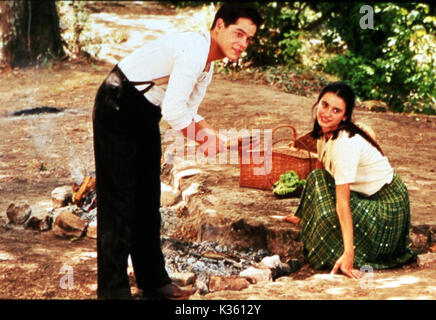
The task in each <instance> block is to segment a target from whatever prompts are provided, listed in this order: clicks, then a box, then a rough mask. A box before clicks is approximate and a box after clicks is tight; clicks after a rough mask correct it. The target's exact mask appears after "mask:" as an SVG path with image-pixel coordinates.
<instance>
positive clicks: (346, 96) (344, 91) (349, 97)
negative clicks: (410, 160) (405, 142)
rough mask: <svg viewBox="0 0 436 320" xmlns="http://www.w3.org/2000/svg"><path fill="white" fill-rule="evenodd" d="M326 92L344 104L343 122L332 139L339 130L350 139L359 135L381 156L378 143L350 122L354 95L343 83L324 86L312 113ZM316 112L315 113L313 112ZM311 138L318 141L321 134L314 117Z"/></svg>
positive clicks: (334, 133)
mask: <svg viewBox="0 0 436 320" xmlns="http://www.w3.org/2000/svg"><path fill="white" fill-rule="evenodd" d="M327 92H331V93H334V94H336V95H337V96H338V97H340V98H342V100H344V102H345V117H346V118H345V120H342V121H341V123H340V124H339V126H338V128H337V129H336V130H335V131H334V132H333V136H332V139H333V140H334V139H336V138H337V137H338V134H339V132H340V131H341V130H345V131H347V132H348V133H349V135H350V137H353V136H354V135H355V134H356V133H357V134H360V135H361V136H362V137H363V138H364V139H365V140H367V141H368V142H369V143H370V144H371V145H373V146H374V147H375V148H377V150H378V151H380V153H381V154H383V151H382V149H381V148H380V146H379V145H378V143H377V142H376V141H375V140H374V139H373V138H372V137H371V136H370V135H369V134H368V133H367V132H365V131H364V130H362V129H361V128H359V127H358V126H356V125H355V124H354V123H353V121H352V116H353V110H354V106H355V94H354V91H353V89H352V88H351V87H350V86H349V85H348V84H347V83H345V82H342V81H337V82H332V83H329V84H328V85H327V86H325V87H324V88H323V89H322V91H321V93H320V94H319V96H318V100H317V101H316V103H315V104H314V105H313V107H312V111H315V109H316V107H317V106H318V103H319V102H320V100H321V99H322V97H323V96H324V94H326V93H327ZM315 112H316V111H315ZM310 134H311V136H312V137H313V138H315V139H319V138H320V137H321V136H322V135H323V133H322V129H321V126H320V125H319V123H318V119H317V118H316V116H315V121H314V124H313V129H312V131H311V133H310Z"/></svg>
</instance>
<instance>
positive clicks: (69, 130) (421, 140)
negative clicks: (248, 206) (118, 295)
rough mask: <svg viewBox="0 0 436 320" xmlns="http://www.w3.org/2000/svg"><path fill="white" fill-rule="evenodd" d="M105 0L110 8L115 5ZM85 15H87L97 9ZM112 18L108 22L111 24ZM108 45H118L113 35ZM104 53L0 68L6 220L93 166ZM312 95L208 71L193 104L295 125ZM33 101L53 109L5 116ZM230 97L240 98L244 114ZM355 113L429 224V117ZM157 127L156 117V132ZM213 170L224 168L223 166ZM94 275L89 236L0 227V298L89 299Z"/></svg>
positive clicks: (252, 123)
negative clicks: (200, 98)
mask: <svg viewBox="0 0 436 320" xmlns="http://www.w3.org/2000/svg"><path fill="white" fill-rule="evenodd" d="M132 6H133V4H132ZM108 9H110V11H111V12H110V14H115V13H114V12H116V7H115V6H113V7H110V8H108ZM128 9H129V8H126V6H121V7H119V11H118V12H117V13H116V14H117V15H118V16H119V17H120V18H124V19H135V17H136V18H139V17H141V18H143V19H144V16H146V15H147V14H150V16H151V15H153V17H156V16H157V17H159V19H164V18H166V19H167V20H168V21H173V22H174V17H175V16H174V14H175V11H170V12H168V11H165V13H166V14H165V15H162V10H161V9H159V10H157V9H156V10H157V11H156V10H155V11H150V10H149V11H147V10H145V9H144V11H143V12H135V13H134V14H133V13H132V11H129V10H128ZM94 18H95V19H96V20H95V21H97V20H98V19H103V18H104V16H101V15H99V16H97V17H94ZM95 21H94V22H95ZM115 22H116V21H115ZM115 22H114V21H112V24H110V25H108V28H120V26H119V25H118V26H117V25H115ZM174 23H175V22H174ZM124 28H125V30H124V32H125V34H126V35H128V34H129V31H131V29H135V28H138V26H135V25H134V26H133V27H129V26H128V25H127V26H126V25H125V24H124ZM129 28H130V29H129ZM147 36H149V35H147ZM112 45H113V46H114V47H121V48H123V46H122V44H117V43H115V44H112ZM133 47H134V46H132V47H128V48H127V49H124V51H130V50H132V48H133ZM121 51H122V50H121V49H120V52H119V55H116V54H114V55H112V56H111V59H119V57H120V56H122V55H123V54H124V53H125V52H124V51H123V52H121ZM105 52H110V50H107V51H105ZM112 52H115V51H112ZM111 63H112V60H110V59H109V58H108V59H106V60H105V61H100V62H98V63H93V64H89V63H86V62H84V61H82V62H62V63H58V64H55V65H53V66H52V67H51V68H46V69H37V68H23V69H16V70H8V69H3V70H0V137H1V142H0V224H1V225H4V224H5V223H6V222H7V218H6V214H5V213H6V209H7V207H8V206H9V204H10V203H12V202H14V201H18V200H26V201H28V202H29V204H30V205H31V206H32V208H35V209H36V210H38V208H39V209H40V210H42V209H43V208H46V207H47V206H49V205H50V193H51V191H52V190H53V189H54V188H56V187H58V186H62V185H66V184H73V183H77V182H80V181H81V179H82V178H83V176H85V175H93V171H94V163H93V148H92V124H91V112H92V107H93V101H94V97H95V93H96V90H97V88H98V86H99V84H100V83H101V81H102V80H103V79H104V77H105V76H106V75H107V73H108V72H109V71H110V69H111V68H112V64H111ZM315 95H316V92H314V93H313V95H312V96H308V97H301V96H296V95H292V94H286V93H284V92H282V91H280V90H279V89H277V88H274V87H270V86H267V85H265V84H261V83H257V82H256V81H254V80H253V81H252V80H247V79H236V80H231V79H226V78H225V77H223V76H217V77H215V79H214V80H213V82H212V84H211V86H210V89H209V91H208V95H207V97H206V99H205V101H204V103H203V104H202V106H201V107H200V112H199V113H200V114H201V115H202V116H204V117H205V118H206V119H207V120H208V121H209V122H210V123H211V124H212V125H213V126H215V127H216V128H225V129H231V128H237V129H238V130H240V129H242V128H260V129H262V128H274V127H275V126H277V125H279V124H282V123H284V122H286V123H292V124H293V125H294V126H296V127H297V128H298V131H299V132H305V131H307V130H308V129H309V128H310V118H311V115H310V107H311V105H312V104H313V102H314V96H315ZM42 106H51V107H56V108H60V109H62V110H63V112H60V113H57V114H43V115H30V116H18V117H17V116H11V113H12V112H15V111H19V110H23V109H28V108H34V107H42ZM239 106H250V108H251V109H250V111H251V112H250V114H247V113H246V109H239ZM356 116H357V117H358V119H359V120H361V121H364V122H366V123H368V124H369V125H371V126H372V127H373V128H374V129H375V131H376V133H377V136H378V138H379V139H380V141H381V145H382V147H383V148H384V150H385V153H386V154H387V155H388V157H389V158H390V160H391V163H392V165H393V166H394V168H395V169H396V170H397V171H398V172H399V173H400V175H401V176H402V177H403V179H404V181H405V182H406V184H407V186H408V188H409V191H410V197H411V206H412V224H414V225H432V224H434V222H435V221H434V218H432V216H433V215H434V208H433V206H434V203H435V202H434V192H435V191H434V188H435V184H436V178H435V169H436V166H435V164H436V153H435V152H434V150H435V147H436V143H435V142H434V141H436V139H435V138H436V128H435V127H436V118H435V117H431V116H421V115H400V114H392V113H389V112H388V113H372V112H369V111H367V110H364V109H362V108H359V109H358V110H357V114H356ZM167 129H168V125H167V124H166V123H164V122H162V132H165V130H167ZM219 174H220V175H223V176H225V175H226V173H225V168H223V171H222V172H221V173H219ZM229 192H232V190H229ZM70 267H71V269H70ZM68 270H73V279H74V285H73V286H72V288H71V289H68V288H67V289H63V288H62V287H64V286H63V285H62V283H64V282H65V279H66V278H65V277H66V276H69V275H70V274H69V273H68ZM409 272H410V271H409ZM433 275H434V273H433ZM96 277H97V271H96V242H95V240H92V239H88V238H84V239H81V240H77V241H70V240H63V239H59V238H56V237H55V236H54V235H53V233H52V232H51V231H47V232H36V231H32V230H25V229H20V228H12V229H7V228H0V299H95V298H96ZM306 289H307V288H306ZM313 290H314V292H315V291H316V290H315V289H313ZM316 292H317V291H316ZM267 294H269V295H270V298H271V299H281V298H283V296H281V295H280V294H279V293H277V292H276V291H268V293H267ZM432 294H433V295H432V296H431V295H430V297H432V298H433V299H434V298H435V297H436V295H435V294H434V292H433V293H432ZM398 296H400V297H401V296H402V295H401V294H398ZM317 297H318V296H317ZM211 298H213V297H211ZM218 298H223V297H218ZM241 298H243V299H247V298H250V295H246V296H241ZM297 298H298V297H297ZM319 298H320V299H322V298H323V297H322V295H320V296H319ZM366 298H370V297H366ZM236 299H237V298H236ZM287 299H292V296H291V295H289V296H287Z"/></svg>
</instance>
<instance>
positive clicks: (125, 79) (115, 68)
mask: <svg viewBox="0 0 436 320" xmlns="http://www.w3.org/2000/svg"><path fill="white" fill-rule="evenodd" d="M112 72H115V73H116V74H118V75H119V76H120V77H121V79H122V81H128V82H130V84H131V85H133V86H139V85H144V84H149V86H148V87H146V88H144V89H142V90H138V91H139V92H140V93H142V94H145V93H146V92H147V91H148V90H150V89H151V88H152V87H153V86H154V85H155V83H154V82H153V81H130V80H129V79H127V77H126V75H125V74H124V73H123V72H122V71H121V69H120V68H119V67H118V65H116V66H115V67H114V69H113V70H112Z"/></svg>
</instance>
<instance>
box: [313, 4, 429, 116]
mask: <svg viewBox="0 0 436 320" xmlns="http://www.w3.org/2000/svg"><path fill="white" fill-rule="evenodd" d="M362 5H363V3H352V4H349V5H347V6H339V5H336V4H334V3H320V4H319V5H318V8H319V9H320V10H321V12H322V13H323V14H325V15H328V16H329V20H328V22H327V26H328V27H329V28H331V29H332V30H334V31H335V32H336V33H337V35H339V36H340V37H341V39H342V40H344V41H345V42H346V45H347V47H348V50H347V51H346V53H345V54H343V55H339V56H336V57H334V58H332V59H330V60H329V61H327V62H324V70H325V71H326V72H329V73H332V74H335V75H337V76H338V77H340V78H341V79H343V80H346V81H348V82H349V83H350V84H351V85H352V86H353V87H354V88H355V90H356V92H357V95H358V96H359V98H360V99H362V100H367V99H379V100H383V101H385V102H387V103H388V104H389V105H390V106H391V107H392V110H393V111H398V112H403V111H416V112H425V113H430V114H435V113H436V95H435V85H434V78H435V77H434V76H435V74H434V73H435V71H434V70H435V67H436V65H435V63H436V61H435V57H436V50H435V48H436V44H435V36H434V31H435V22H436V19H435V17H431V16H428V14H429V12H430V10H429V5H425V4H416V3H415V4H412V3H404V4H393V3H376V4H373V8H374V29H361V28H360V24H359V22H360V19H361V18H362V16H363V14H361V13H359V9H360V6H362ZM332 38H334V37H332V35H331V34H330V35H329V37H326V38H325V40H326V41H327V43H329V41H330V44H331V39H332Z"/></svg>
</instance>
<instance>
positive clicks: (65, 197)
mask: <svg viewBox="0 0 436 320" xmlns="http://www.w3.org/2000/svg"><path fill="white" fill-rule="evenodd" d="M72 199H73V187H72V186H62V187H57V188H56V189H54V190H53V191H52V192H51V200H52V203H53V209H59V208H62V207H65V206H66V205H68V203H71V201H72Z"/></svg>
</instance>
